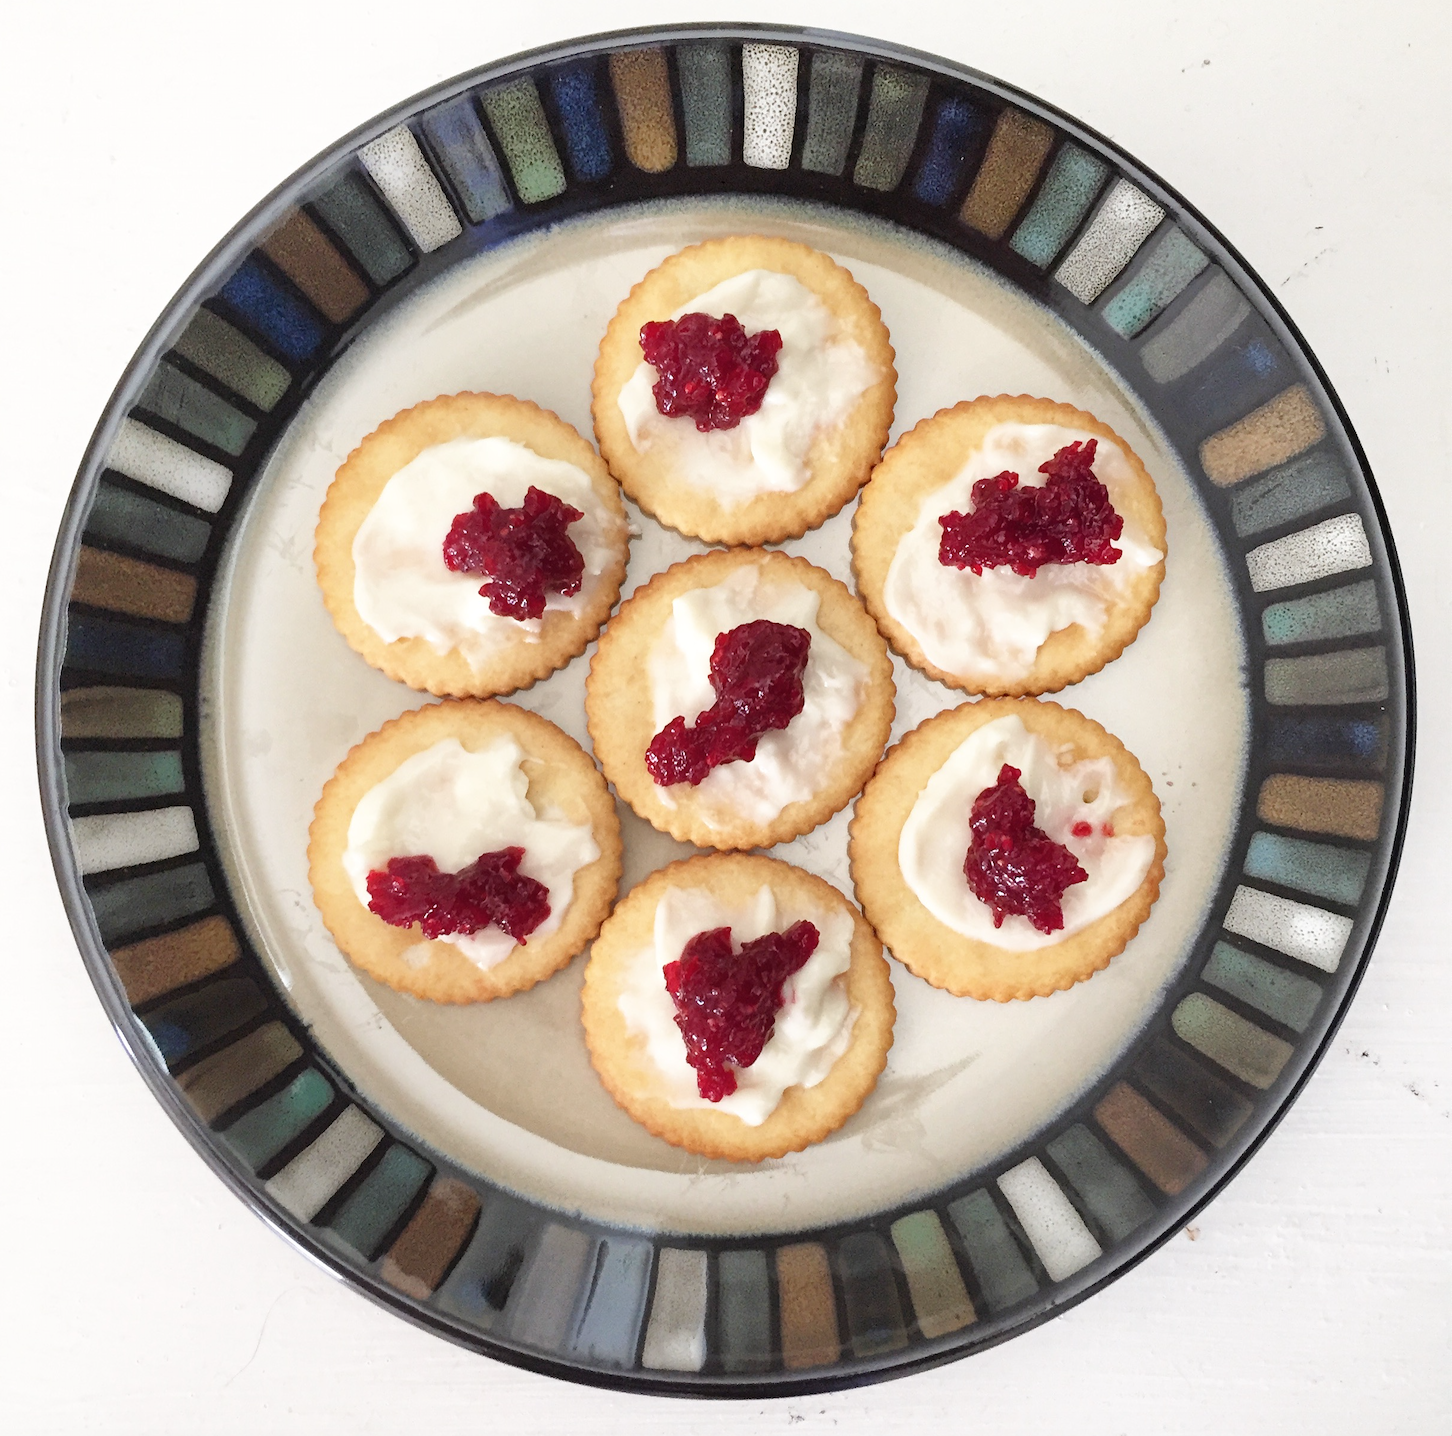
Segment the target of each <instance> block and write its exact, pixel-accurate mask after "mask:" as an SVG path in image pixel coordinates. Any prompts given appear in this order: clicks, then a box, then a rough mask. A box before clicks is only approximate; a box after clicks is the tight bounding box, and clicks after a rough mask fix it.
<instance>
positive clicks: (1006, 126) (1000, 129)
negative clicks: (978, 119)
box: [958, 109, 1054, 239]
mask: <svg viewBox="0 0 1452 1436" xmlns="http://www.w3.org/2000/svg"><path fill="white" fill-rule="evenodd" d="M1053 143H1054V132H1053V130H1052V129H1051V128H1050V127H1049V126H1048V125H1046V124H1045V123H1044V122H1043V121H1042V120H1036V119H1034V118H1033V117H1032V116H1031V115H1026V114H1024V113H1023V111H1022V110H1015V109H1007V110H1004V112H1003V113H1002V114H1001V115H999V117H998V122H997V124H995V125H994V127H993V136H992V138H991V139H990V140H989V141H988V149H987V152H986V153H985V154H984V156H983V163H982V164H981V165H980V166H979V167H978V173H977V175H976V176H974V179H973V187H972V188H971V189H970V190H969V191H968V196H967V198H966V199H965V200H964V201H963V205H962V208H961V209H960V210H959V211H958V218H959V219H961V220H962V221H963V223H964V224H966V225H967V226H968V228H969V229H976V230H977V231H978V232H979V233H980V234H983V235H986V236H987V237H988V238H989V239H1002V238H1003V236H1004V234H1005V232H1006V231H1007V229H1008V227H1009V225H1010V224H1012V223H1013V220H1014V216H1015V215H1017V214H1018V212H1019V210H1020V209H1021V208H1022V207H1023V202H1024V200H1026V199H1027V198H1028V196H1029V191H1030V190H1031V189H1032V188H1033V186H1034V181H1035V180H1036V179H1037V178H1038V176H1039V170H1040V169H1042V168H1043V163H1044V161H1045V160H1046V159H1047V158H1048V154H1049V150H1050V149H1051V148H1052V147H1053Z"/></svg>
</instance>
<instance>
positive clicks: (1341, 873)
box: [1245, 833, 1371, 907]
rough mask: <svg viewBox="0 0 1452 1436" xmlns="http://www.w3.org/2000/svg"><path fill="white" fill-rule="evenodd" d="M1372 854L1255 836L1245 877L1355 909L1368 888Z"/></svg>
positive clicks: (1269, 835) (1267, 835) (1277, 835)
mask: <svg viewBox="0 0 1452 1436" xmlns="http://www.w3.org/2000/svg"><path fill="white" fill-rule="evenodd" d="M1370 870H1371V854H1370V853H1368V852H1366V851H1365V850H1364V849H1362V848H1342V847H1333V846H1332V845H1331V844H1330V843H1313V842H1309V841H1308V840H1307V839H1305V838H1288V837H1286V836H1284V835H1283V834H1281V833H1255V834H1253V835H1252V836H1251V839H1250V849H1249V851H1248V852H1247V853H1246V855H1245V875H1246V877H1250V878H1264V879H1265V881H1266V882H1271V883H1279V884H1280V885H1281V886H1282V887H1288V888H1299V889H1300V890H1301V891H1302V892H1307V893H1311V894H1313V895H1314V896H1316V897H1323V898H1330V900H1331V901H1332V902H1339V903H1345V904H1346V905H1347V906H1348V907H1355V906H1356V904H1357V903H1359V902H1360V901H1361V897H1362V893H1363V892H1364V891H1365V889H1366V878H1367V874H1368V873H1369V872H1370Z"/></svg>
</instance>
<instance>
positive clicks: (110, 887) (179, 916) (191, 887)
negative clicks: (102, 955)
mask: <svg viewBox="0 0 1452 1436" xmlns="http://www.w3.org/2000/svg"><path fill="white" fill-rule="evenodd" d="M88 896H89V897H90V900H91V911H92V913H93V914H94V915H95V918H96V926H97V927H98V928H99V929H100V933H101V941H102V942H104V943H106V944H107V945H108V946H109V945H110V944H111V943H113V942H117V941H119V940H120V939H122V938H126V937H130V936H131V935H132V934H133V933H137V932H142V931H144V930H145V929H146V928H149V927H160V926H161V925H162V924H163V923H172V922H180V921H182V920H183V919H184V918H189V917H194V916H196V915H197V914H198V913H202V912H205V911H206V910H207V909H208V908H209V907H211V906H212V904H213V903H215V902H216V900H217V895H216V893H215V892H213V890H212V881H211V879H210V878H209V877H208V876H207V870H206V868H205V867H204V866H203V865H202V864H201V863H186V864H184V865H183V866H181V867H175V868H166V869H164V870H163V871H161V872H159V873H147V874H145V876H143V877H138V878H123V879H122V880H121V881H120V882H112V883H107V884H106V885H105V886H104V887H95V888H91V889H90V890H89V892H88Z"/></svg>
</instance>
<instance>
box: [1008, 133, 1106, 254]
mask: <svg viewBox="0 0 1452 1436" xmlns="http://www.w3.org/2000/svg"><path fill="white" fill-rule="evenodd" d="M1108 174H1109V166H1108V165H1106V164H1105V163H1104V161H1103V160H1101V159H1099V158H1097V157H1096V156H1095V155H1091V154H1090V153H1089V152H1088V151H1087V150H1081V149H1080V148H1079V146H1078V145H1071V144H1065V145H1063V146H1061V147H1060V149H1059V152H1058V154H1056V155H1055V156H1054V161H1053V163H1052V164H1051V165H1050V166H1049V172H1048V174H1047V175H1045V176H1044V182H1043V184H1042V185H1041V186H1040V188H1039V192H1038V194H1036V195H1035V196H1034V202H1033V204H1031V205H1030V206H1029V211H1028V213H1027V214H1026V215H1025V216H1024V217H1023V223H1022V224H1020V225H1019V227H1018V228H1017V229H1016V230H1014V232H1013V239H1012V240H1010V241H1009V248H1010V249H1012V250H1013V251H1014V253H1015V254H1021V255H1022V256H1023V257H1024V258H1025V259H1026V260H1028V262H1029V263H1030V264H1033V265H1037V266H1038V268H1040V269H1047V268H1048V267H1049V265H1051V264H1052V263H1053V262H1054V260H1055V258H1056V257H1057V256H1058V253H1059V251H1060V250H1061V249H1063V247H1064V246H1065V245H1066V244H1067V243H1068V242H1069V237H1070V236H1071V235H1072V234H1073V233H1074V231H1075V230H1076V229H1078V228H1079V225H1080V223H1081V222H1082V221H1083V218H1084V216H1085V215H1086V214H1088V212H1089V206H1090V205H1091V204H1093V203H1094V197H1095V196H1096V195H1097V194H1098V193H1099V190H1100V188H1101V186H1102V185H1103V184H1104V181H1105V179H1106V178H1107V176H1108Z"/></svg>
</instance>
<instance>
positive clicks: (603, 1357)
mask: <svg viewBox="0 0 1452 1436" xmlns="http://www.w3.org/2000/svg"><path fill="white" fill-rule="evenodd" d="M653 1258H654V1249H653V1248H652V1247H651V1244H650V1243H649V1242H648V1241H644V1240H638V1239H636V1238H632V1237H626V1236H615V1235H612V1236H608V1237H606V1238H605V1239H604V1240H603V1241H601V1242H600V1243H599V1244H598V1246H597V1248H596V1251H595V1266H594V1271H593V1273H592V1274H591V1277H590V1282H589V1291H588V1301H587V1304H586V1306H585V1309H584V1311H583V1312H582V1313H581V1315H580V1319H579V1322H578V1324H577V1325H576V1328H575V1334H574V1336H573V1337H572V1338H571V1341H570V1348H569V1349H570V1355H571V1356H573V1357H576V1358H577V1359H579V1360H581V1361H588V1362H590V1363H591V1364H592V1365H595V1366H614V1367H619V1368H622V1369H629V1368H630V1367H632V1366H634V1365H635V1351H636V1347H637V1345H638V1344H639V1341H640V1330H641V1327H642V1326H643V1325H644V1322H645V1300H646V1295H647V1293H648V1291H649V1289H650V1268H651V1263H652V1260H653Z"/></svg>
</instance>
